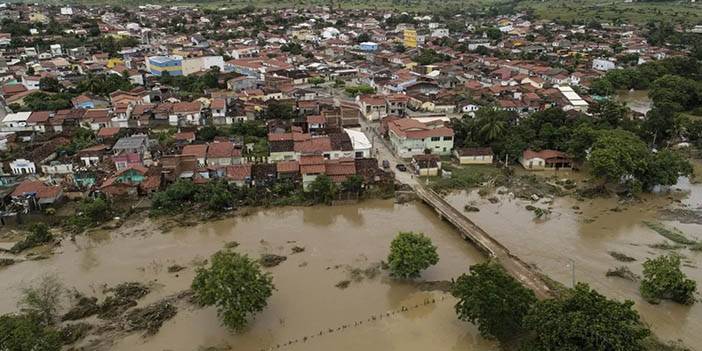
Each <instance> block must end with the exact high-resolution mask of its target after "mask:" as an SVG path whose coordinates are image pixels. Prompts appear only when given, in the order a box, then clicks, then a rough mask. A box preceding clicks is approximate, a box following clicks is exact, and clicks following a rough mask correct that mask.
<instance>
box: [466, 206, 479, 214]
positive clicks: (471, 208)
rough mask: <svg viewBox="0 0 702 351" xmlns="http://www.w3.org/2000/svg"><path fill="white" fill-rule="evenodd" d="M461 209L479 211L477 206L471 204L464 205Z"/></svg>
mask: <svg viewBox="0 0 702 351" xmlns="http://www.w3.org/2000/svg"><path fill="white" fill-rule="evenodd" d="M463 210H464V211H466V212H480V209H479V208H477V207H476V206H471V205H465V206H464V207H463Z"/></svg>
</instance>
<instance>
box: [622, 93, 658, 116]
mask: <svg viewBox="0 0 702 351" xmlns="http://www.w3.org/2000/svg"><path fill="white" fill-rule="evenodd" d="M617 99H618V100H619V101H621V102H622V103H624V104H626V106H628V107H629V108H630V109H631V110H632V111H636V112H639V113H643V114H646V113H648V111H650V110H651V104H652V102H651V99H650V98H649V97H648V90H633V91H630V90H620V91H618V92H617Z"/></svg>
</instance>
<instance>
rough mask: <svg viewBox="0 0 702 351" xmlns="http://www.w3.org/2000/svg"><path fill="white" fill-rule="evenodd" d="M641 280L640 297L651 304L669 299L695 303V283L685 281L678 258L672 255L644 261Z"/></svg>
mask: <svg viewBox="0 0 702 351" xmlns="http://www.w3.org/2000/svg"><path fill="white" fill-rule="evenodd" d="M643 268H644V270H643V280H642V281H641V286H640V287H639V290H640V291H641V295H642V296H643V297H645V298H647V299H649V300H651V301H652V302H655V301H656V300H658V299H670V300H673V301H675V302H677V303H681V304H685V305H691V304H694V303H695V291H696V290H697V283H696V282H695V281H694V280H691V279H687V277H686V276H685V274H684V273H683V272H682V270H681V269H680V257H679V256H677V255H675V254H673V255H669V256H660V257H657V258H654V259H646V262H644V264H643Z"/></svg>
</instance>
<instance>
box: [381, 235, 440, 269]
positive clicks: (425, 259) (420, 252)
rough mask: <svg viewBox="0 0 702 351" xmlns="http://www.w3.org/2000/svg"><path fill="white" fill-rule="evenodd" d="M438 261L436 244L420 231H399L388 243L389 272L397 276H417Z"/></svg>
mask: <svg viewBox="0 0 702 351" xmlns="http://www.w3.org/2000/svg"><path fill="white" fill-rule="evenodd" d="M438 262H439V255H438V254H437V253H436V246H434V244H432V242H431V239H429V238H428V237H426V236H424V234H422V233H413V232H400V233H399V234H398V235H397V236H396V237H395V239H393V241H392V242H391V243H390V254H389V255H388V265H389V266H390V273H391V274H392V275H394V276H396V277H399V278H404V279H407V278H417V277H419V275H420V273H421V272H422V271H423V270H425V269H427V268H429V267H430V266H432V265H435V264H437V263H438Z"/></svg>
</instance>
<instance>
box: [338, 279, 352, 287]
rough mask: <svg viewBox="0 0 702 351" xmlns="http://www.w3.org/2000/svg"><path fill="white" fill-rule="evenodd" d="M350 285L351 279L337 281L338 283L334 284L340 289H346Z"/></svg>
mask: <svg viewBox="0 0 702 351" xmlns="http://www.w3.org/2000/svg"><path fill="white" fill-rule="evenodd" d="M349 285H351V281H350V280H342V281H340V282H338V283H336V285H334V286H335V287H337V288H339V289H346V288H348V287H349Z"/></svg>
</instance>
